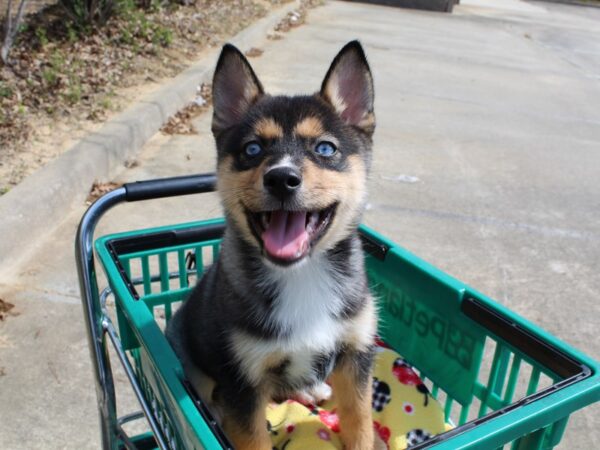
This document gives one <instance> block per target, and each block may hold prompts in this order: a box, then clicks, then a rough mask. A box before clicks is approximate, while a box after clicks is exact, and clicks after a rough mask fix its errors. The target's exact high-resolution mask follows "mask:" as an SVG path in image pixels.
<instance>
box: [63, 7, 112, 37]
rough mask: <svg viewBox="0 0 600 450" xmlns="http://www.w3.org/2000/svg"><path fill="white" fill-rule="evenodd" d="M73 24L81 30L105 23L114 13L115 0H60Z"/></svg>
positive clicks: (87, 29)
mask: <svg viewBox="0 0 600 450" xmlns="http://www.w3.org/2000/svg"><path fill="white" fill-rule="evenodd" d="M59 1H60V5H61V6H62V7H63V9H64V10H65V12H66V13H67V15H68V16H69V18H70V19H71V20H72V22H73V25H74V26H75V27H76V28H78V29H79V30H81V31H84V32H88V31H89V30H90V28H94V27H99V26H102V25H104V24H105V23H106V22H107V21H108V19H109V18H110V17H111V16H112V15H113V14H114V12H115V9H116V1H115V0H59Z"/></svg>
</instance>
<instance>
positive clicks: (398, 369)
mask: <svg viewBox="0 0 600 450" xmlns="http://www.w3.org/2000/svg"><path fill="white" fill-rule="evenodd" d="M392 373H393V374H394V375H395V377H396V378H397V379H398V381H399V382H400V383H402V384H406V385H408V386H416V388H417V391H419V392H420V393H421V394H423V395H424V396H425V399H424V400H423V406H427V405H428V404H429V389H427V386H425V383H423V382H422V381H421V379H420V378H419V376H418V375H417V374H416V373H415V371H414V370H413V368H412V367H411V366H410V365H408V364H407V363H406V361H404V360H403V359H402V358H396V360H395V361H394V364H393V367H392Z"/></svg>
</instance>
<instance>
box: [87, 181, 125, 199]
mask: <svg viewBox="0 0 600 450" xmlns="http://www.w3.org/2000/svg"><path fill="white" fill-rule="evenodd" d="M121 186H123V183H113V182H110V181H109V182H108V183H100V182H98V181H95V182H94V184H93V185H92V188H91V189H90V193H89V194H88V197H87V199H86V203H88V204H91V203H93V202H94V201H96V200H98V199H99V198H100V197H102V196H103V195H104V194H106V193H108V192H110V191H114V190H115V189H117V188H120V187H121Z"/></svg>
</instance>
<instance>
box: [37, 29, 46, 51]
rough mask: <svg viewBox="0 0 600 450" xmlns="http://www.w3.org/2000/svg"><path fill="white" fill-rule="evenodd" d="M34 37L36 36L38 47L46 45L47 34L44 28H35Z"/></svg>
mask: <svg viewBox="0 0 600 450" xmlns="http://www.w3.org/2000/svg"><path fill="white" fill-rule="evenodd" d="M35 37H36V38H37V40H38V42H39V44H40V47H45V46H46V45H48V35H47V33H46V29H45V28H42V27H37V28H36V29H35Z"/></svg>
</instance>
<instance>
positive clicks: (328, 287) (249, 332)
mask: <svg viewBox="0 0 600 450" xmlns="http://www.w3.org/2000/svg"><path fill="white" fill-rule="evenodd" d="M299 76H301V74H299ZM213 106H214V115H213V121H212V131H213V134H214V137H215V140H216V146H217V179H218V186H217V188H218V189H217V190H218V192H219V195H220V196H221V199H222V203H223V206H224V210H225V216H226V229H225V234H224V238H223V242H222V246H221V252H220V256H219V259H218V261H216V263H215V264H214V265H213V266H212V267H211V268H210V269H209V270H208V271H207V272H206V274H205V275H204V277H203V278H202V280H201V281H200V282H199V284H198V285H197V286H196V288H195V289H194V291H193V292H192V294H191V296H190V298H189V300H187V302H185V304H184V305H183V306H182V307H181V308H180V309H179V310H178V311H177V313H176V314H175V315H174V317H173V319H172V320H171V321H170V323H169V326H168V327H167V337H168V338H169V341H170V342H171V344H172V345H173V348H174V349H175V352H176V353H177V354H178V356H179V357H180V359H181V360H182V364H183V366H184V370H185V373H186V377H187V378H188V380H189V381H190V382H191V383H192V385H193V386H194V388H195V389H196V391H197V392H198V393H199V395H200V397H201V398H202V399H203V401H204V402H205V403H206V404H207V405H208V407H209V408H210V409H211V411H212V412H213V414H214V415H215V416H216V417H218V419H219V421H220V423H221V425H222V427H223V429H224V431H225V433H226V434H227V436H228V438H229V439H230V440H231V442H232V443H233V445H234V446H235V448H236V449H239V450H250V449H256V450H270V449H271V448H272V446H271V440H270V436H269V432H268V430H267V426H266V417H265V407H266V405H267V403H268V402H270V401H273V400H275V401H282V400H284V399H287V398H301V399H303V400H304V401H309V402H318V401H320V400H323V399H325V398H326V397H328V396H329V395H330V394H331V389H333V395H334V396H335V398H336V402H337V404H338V409H337V413H338V415H339V418H340V429H341V432H340V433H341V439H342V441H343V442H344V445H345V449H346V450H371V449H373V448H374V447H377V448H378V447H379V446H380V445H381V444H380V442H379V440H378V439H377V441H376V440H375V439H376V438H375V433H374V432H373V423H372V418H371V401H372V399H371V390H372V377H371V366H372V361H373V354H374V335H375V333H376V322H377V319H376V311H375V305H374V301H373V298H372V296H371V294H370V292H369V289H368V286H367V279H366V274H365V268H364V261H363V253H362V248H361V242H360V239H359V236H358V233H357V226H358V224H359V222H360V219H361V216H362V212H363V207H364V204H365V198H366V191H365V186H366V178H367V173H368V170H369V166H370V161H371V147H372V135H373V131H374V129H375V115H374V112H373V81H372V77H371V72H370V69H369V66H368V64H367V60H366V57H365V54H364V51H363V49H362V47H361V45H360V44H359V43H358V42H357V41H353V42H350V43H348V44H347V45H346V46H345V47H344V48H343V49H342V50H341V51H340V52H339V54H338V55H337V56H336V57H335V59H334V60H333V63H332V64H331V67H330V68H329V71H328V72H327V75H326V76H325V79H324V81H323V83H322V86H321V90H320V91H319V92H318V93H316V94H314V95H310V96H271V95H268V94H266V93H265V92H264V90H263V86H262V85H261V83H260V81H259V80H258V78H257V76H256V75H255V73H254V71H253V70H252V68H251V67H250V64H249V63H248V61H247V60H246V58H245V57H244V56H243V55H242V53H240V51H239V50H238V49H236V48H235V47H234V46H232V45H225V46H224V47H223V50H222V53H221V56H220V58H219V61H218V63H217V67H216V70H215V74H214V79H213ZM326 380H327V381H328V384H325V381H326ZM330 386H331V387H330Z"/></svg>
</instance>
